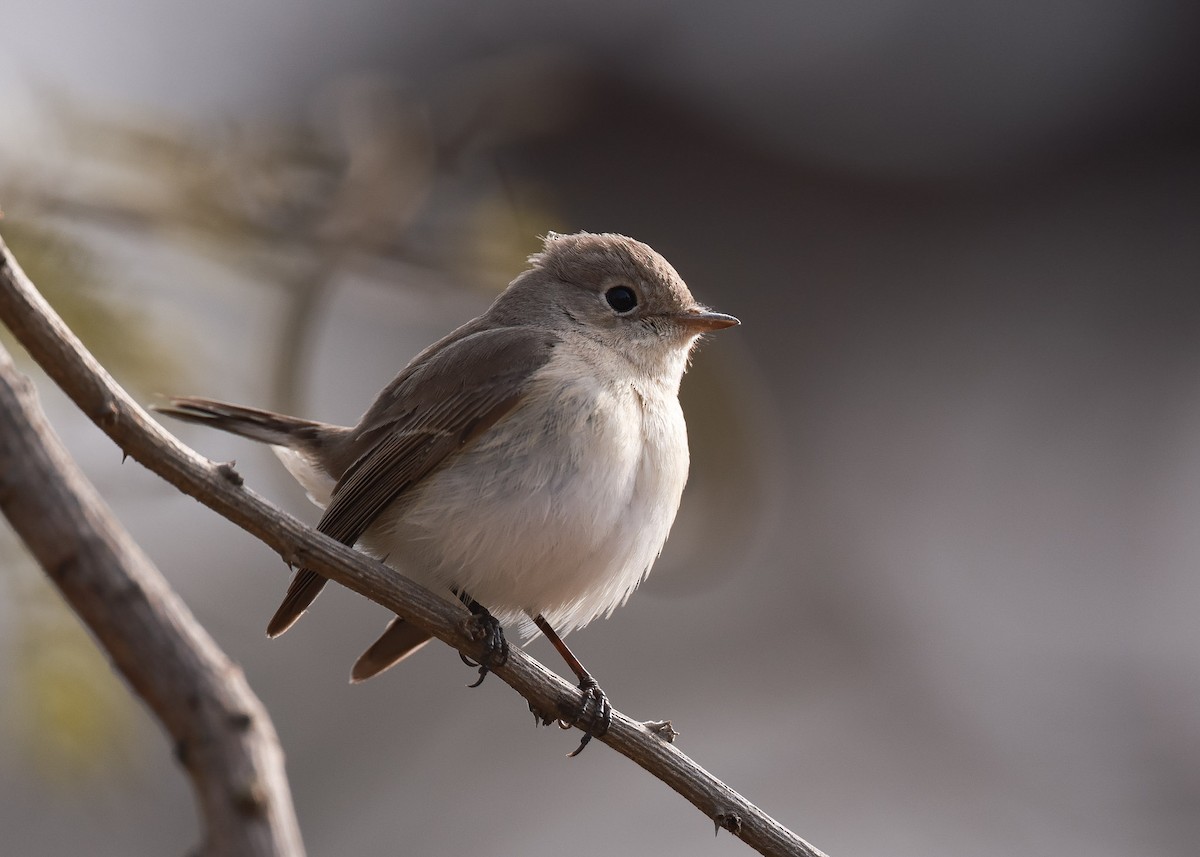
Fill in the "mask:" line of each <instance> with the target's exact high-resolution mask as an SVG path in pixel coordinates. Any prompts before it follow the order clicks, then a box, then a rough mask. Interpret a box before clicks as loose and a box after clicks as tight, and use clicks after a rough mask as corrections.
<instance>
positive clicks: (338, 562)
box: [0, 240, 824, 857]
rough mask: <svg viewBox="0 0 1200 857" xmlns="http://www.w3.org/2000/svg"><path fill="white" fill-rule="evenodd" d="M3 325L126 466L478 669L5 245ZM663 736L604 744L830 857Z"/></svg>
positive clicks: (754, 829) (787, 840) (773, 847)
mask: <svg viewBox="0 0 1200 857" xmlns="http://www.w3.org/2000/svg"><path fill="white" fill-rule="evenodd" d="M0 320H2V321H3V322H4V323H5V324H6V325H7V326H8V327H9V329H10V330H12V332H13V333H14V334H15V335H16V337H17V338H18V339H19V340H20V341H21V343H22V344H23V345H24V346H25V348H26V349H28V351H29V353H30V354H31V355H32V356H33V357H34V359H35V360H36V361H37V362H38V363H39V364H41V366H42V368H43V369H44V370H45V371H46V373H47V374H48V375H49V376H50V377H51V378H52V379H53V380H54V381H55V383H57V384H58V385H59V386H60V387H61V388H62V389H63V391H64V392H66V394H67V395H68V396H69V397H70V398H71V399H72V400H74V401H75V403H76V404H77V405H78V406H79V407H80V408H81V409H82V410H83V412H84V413H85V414H86V415H87V416H88V417H89V418H90V419H91V420H92V421H93V422H95V423H96V424H97V425H98V426H99V427H100V428H101V429H102V430H103V431H104V432H106V433H107V434H108V435H109V436H110V437H111V438H112V439H113V440H114V441H115V442H116V443H117V445H118V446H120V447H121V449H122V450H124V452H125V453H126V454H127V455H130V456H132V457H133V458H134V459H136V460H137V461H138V462H139V463H141V464H142V465H144V466H145V467H147V468H148V469H150V470H151V471H153V472H154V473H157V474H158V475H159V476H161V477H162V478H163V479H166V480H167V481H168V482H170V483H171V484H172V485H175V486H176V487H177V488H179V489H180V490H181V491H183V492H184V493H187V494H189V495H191V496H193V497H195V498H196V499H198V500H199V501H200V502H202V503H204V504H205V505H207V506H209V507H210V508H211V509H213V510H214V511H216V512H217V513H218V514H220V515H222V516H223V517H225V518H228V519H229V520H230V521H233V522H234V523H235V524H237V525H238V526H240V527H242V528H243V529H244V530H246V531H247V532H249V533H250V534H251V535H254V536H255V537H257V538H259V539H260V540H261V541H263V542H264V543H266V544H267V545H269V546H270V547H271V548H272V549H273V550H275V551H277V552H278V553H279V554H280V556H282V557H283V559H284V561H285V562H287V563H288V564H290V565H293V566H304V567H306V568H311V569H313V570H314V571H317V572H318V573H320V574H322V575H324V576H325V577H328V578H329V579H330V580H333V581H336V582H337V583H340V584H342V585H343V586H346V587H348V588H349V589H352V590H354V591H355V592H357V593H359V594H361V595H363V596H365V597H367V598H370V599H371V600H372V601H375V602H377V603H379V604H381V605H382V606H384V607H386V608H387V609H388V610H391V611H393V612H394V613H396V614H398V615H399V616H401V617H403V618H404V619H405V620H406V621H409V622H412V623H413V624H415V625H417V626H418V627H419V628H421V629H422V630H425V631H428V632H429V633H430V634H432V635H434V636H435V637H437V638H438V639H440V640H442V641H443V642H445V643H447V644H448V645H450V646H453V647H454V648H456V649H458V650H459V651H460V652H462V653H463V654H465V655H467V656H468V657H472V658H475V659H476V660H478V659H479V658H481V657H482V656H483V655H484V646H483V643H482V641H480V640H477V639H475V637H474V636H472V631H473V630H474V629H475V625H474V623H472V622H471V621H470V616H469V614H468V613H467V612H466V611H465V609H463V608H461V607H460V606H458V605H456V604H454V603H451V602H449V601H447V600H445V599H442V598H439V597H438V596H436V595H434V594H432V593H430V592H428V591H426V590H425V589H423V588H421V587H420V586H418V585H417V584H415V583H413V582H412V581H410V580H409V579H408V578H406V577H404V576H403V575H399V574H396V573H395V572H394V571H392V570H391V569H389V568H388V567H387V566H385V565H383V564H382V563H380V562H377V561H375V560H373V559H371V558H370V557H368V556H366V555H365V554H362V553H360V552H358V551H355V550H353V549H352V548H348V547H346V546H345V545H342V544H339V543H338V542H335V541H334V540H332V539H330V538H328V537H327V536H325V535H323V534H320V533H317V532H315V531H313V530H311V529H309V528H308V527H306V526H304V525H303V524H302V523H300V522H299V521H298V520H296V519H295V518H293V517H292V516H290V515H288V514H287V513H285V512H282V511H280V510H279V509H277V508H275V507H274V506H272V505H271V504H269V503H267V502H266V501H265V500H263V499H262V498H261V497H259V496H258V495H257V494H255V493H254V492H253V491H250V490H249V489H247V488H245V487H243V486H242V480H241V478H240V477H239V476H238V475H237V474H236V472H234V470H233V468H232V467H231V466H230V465H228V464H217V463H214V462H211V461H209V460H207V459H205V458H203V457H202V456H200V455H198V454H197V453H195V452H194V451H192V450H191V449H189V448H188V447H186V446H184V445H183V444H181V443H180V442H179V441H178V440H176V439H175V438H174V437H173V436H172V435H170V434H168V433H167V432H166V431H165V430H163V429H162V428H161V427H160V426H159V425H158V424H157V423H155V422H153V421H152V420H151V419H150V417H149V416H148V415H147V414H146V412H145V411H143V410H142V409H141V408H140V407H139V406H138V405H137V404H136V403H135V402H133V400H132V399H130V398H129V396H128V394H126V393H125V391H124V390H122V389H121V388H120V387H119V386H118V385H117V384H116V382H115V381H113V379H112V378H111V377H110V376H109V375H108V373H107V372H106V371H105V370H104V369H103V367H101V366H100V365H99V364H98V363H96V361H95V359H94V358H92V356H91V355H90V354H88V352H87V351H86V350H85V349H84V348H83V346H82V345H81V344H80V343H79V341H78V340H77V339H76V338H75V336H74V335H73V334H72V333H71V332H70V331H69V330H68V329H67V328H66V327H65V325H63V323H62V321H61V320H60V319H59V318H58V317H57V315H55V313H54V311H53V310H52V309H51V308H50V307H49V306H48V305H47V304H46V303H45V301H44V300H43V299H42V297H41V296H40V295H39V294H38V293H37V291H36V289H35V288H34V287H33V284H32V283H30V282H29V280H28V278H26V277H25V275H24V273H23V272H22V271H21V269H20V267H19V266H18V265H17V263H16V261H15V260H14V259H13V258H12V256H11V255H10V254H9V252H8V249H7V247H6V246H5V245H4V243H3V241H2V240H0ZM493 672H494V673H495V674H496V675H497V676H498V677H499V678H501V679H502V680H503V681H504V682H506V683H507V684H508V685H510V686H511V687H512V688H513V689H514V690H516V691H517V692H518V693H519V694H521V696H523V697H524V698H525V699H526V700H527V701H528V702H529V705H530V708H531V709H533V710H534V711H535V712H538V713H542V714H548V715H551V716H555V717H558V716H562V717H566V718H570V717H571V713H572V712H573V711H577V710H578V707H579V691H578V689H577V688H575V687H574V686H572V685H570V684H568V683H567V682H566V681H564V680H563V679H562V678H560V677H559V676H557V675H555V674H554V673H552V672H550V671H549V670H548V669H546V668H545V667H544V666H542V665H541V664H540V663H538V662H537V661H535V660H534V659H532V658H530V657H529V656H528V655H527V654H525V652H523V651H522V650H520V649H518V648H514V649H513V650H512V651H511V654H510V656H509V659H508V662H507V663H506V664H504V665H503V666H499V667H496V668H495V669H494V670H493ZM663 735H666V736H668V737H669V736H670V735H671V733H670V732H669V727H668V728H667V729H661V728H660V729H655V728H654V725H653V724H642V723H639V722H637V721H634V720H632V719H630V718H629V717H626V716H625V715H623V714H620V713H619V712H616V711H614V712H613V718H612V725H611V727H610V728H609V731H608V733H607V734H606V735H605V736H604V737H603V738H600V739H598V740H601V741H603V742H604V743H605V744H607V745H609V746H610V747H612V748H613V749H614V750H616V751H617V752H619V753H621V754H622V755H624V756H626V757H627V758H629V759H631V760H632V761H634V762H636V763H637V764H638V765H640V766H641V767H643V768H645V769H646V770H647V771H648V772H650V773H651V774H652V775H653V776H655V777H657V778H658V779H660V780H661V781H662V782H664V783H666V784H667V785H668V786H670V787H671V788H672V789H674V790H675V791H677V792H678V793H679V794H680V795H682V796H683V797H684V798H686V799H687V800H688V801H690V802H691V803H692V804H693V805H695V806H696V807H697V808H698V809H699V810H700V811H701V812H702V813H704V815H705V816H706V817H708V818H709V819H710V820H712V821H713V822H714V823H715V824H716V825H717V826H718V828H724V829H726V830H728V831H730V832H731V833H732V834H733V835H735V836H737V837H738V838H740V839H742V840H743V841H745V842H746V843H747V844H748V845H750V847H751V848H754V849H755V850H756V851H759V852H760V853H762V854H765V855H792V857H824V855H823V854H822V852H821V851H819V850H818V849H816V848H814V847H813V846H812V845H810V844H808V843H807V842H805V841H804V840H803V839H801V838H800V837H798V836H796V834H794V833H793V832H792V831H790V830H788V829H787V828H786V827H784V826H783V825H781V824H780V823H779V822H777V821H775V820H774V819H773V818H771V817H770V816H768V815H767V814H766V813H764V812H763V811H762V810H760V809H759V808H758V807H756V806H755V805H754V804H752V803H750V802H749V801H748V800H746V799H745V798H744V797H742V796H741V795H740V794H738V793H737V792H735V791H734V790H733V789H731V788H729V786H727V785H725V784H724V783H722V782H721V781H720V780H718V779H716V778H715V777H713V776H712V775H711V774H709V773H708V772H707V771H705V770H704V769H703V768H701V767H700V766H699V765H697V764H696V763H695V762H693V761H692V760H691V759H690V758H688V757H687V756H686V755H684V754H683V753H681V752H680V751H679V750H678V749H676V748H675V747H674V746H673V745H671V744H670V743H668V741H667V740H664V738H663V737H660V736H663Z"/></svg>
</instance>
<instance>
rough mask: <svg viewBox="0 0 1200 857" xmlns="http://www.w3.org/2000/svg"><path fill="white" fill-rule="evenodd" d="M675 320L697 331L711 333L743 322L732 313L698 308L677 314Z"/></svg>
mask: <svg viewBox="0 0 1200 857" xmlns="http://www.w3.org/2000/svg"><path fill="white" fill-rule="evenodd" d="M675 320H676V321H678V322H679V323H680V324H682V325H684V326H685V327H687V328H690V329H691V330H693V331H695V332H696V333H711V332H712V331H714V330H724V329H725V328H727V327H734V326H735V325H739V324H741V322H740V321H738V320H737V319H736V318H734V317H733V316H731V315H725V313H723V312H712V311H711V310H706V309H700V308H699V307H697V308H696V309H694V310H692V311H690V312H685V313H681V314H679V315H677V316H675Z"/></svg>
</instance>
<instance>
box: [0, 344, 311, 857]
mask: <svg viewBox="0 0 1200 857" xmlns="http://www.w3.org/2000/svg"><path fill="white" fill-rule="evenodd" d="M0 510H3V512H4V514H5V516H6V517H7V518H8V519H9V521H10V522H11V523H12V525H13V528H14V529H15V530H16V532H17V533H18V534H19V535H20V536H21V538H22V539H23V540H24V542H25V544H26V545H28V546H29V548H30V550H31V551H32V553H33V554H34V556H35V557H37V559H38V561H39V562H40V563H41V566H42V568H44V569H45V571H46V574H47V575H48V576H49V577H50V579H51V580H52V581H53V582H54V585H55V586H57V587H58V588H59V590H60V591H61V592H62V594H63V596H64V597H65V598H66V600H67V602H68V603H69V604H70V605H71V607H72V608H73V609H74V611H75V612H76V613H77V614H78V615H79V616H80V618H82V619H83V621H84V622H85V623H86V624H87V626H88V627H89V628H90V629H91V631H92V633H93V634H95V636H96V639H97V640H98V641H99V643H100V645H101V646H103V648H104V650H105V651H106V652H108V654H109V656H110V657H111V658H112V660H113V663H114V664H115V665H116V667H117V669H118V670H120V671H121V673H122V674H123V675H124V676H125V678H126V680H127V681H128V682H129V684H130V685H131V686H132V687H133V689H134V691H135V692H137V694H138V695H139V696H141V697H142V699H144V700H145V701H146V704H147V705H148V706H149V707H150V708H151V710H152V711H153V712H154V713H155V714H156V715H157V716H158V719H159V720H160V721H161V722H162V724H163V726H164V727H165V728H166V730H167V732H168V733H169V734H170V735H171V738H172V739H173V740H174V742H175V754H176V757H177V758H178V759H179V761H180V763H181V764H182V765H183V766H184V768H185V769H186V770H187V772H188V774H189V775H190V776H191V779H192V786H193V790H194V792H195V794H196V800H197V803H198V804H199V805H200V812H201V815H202V817H203V820H204V828H205V832H206V841H205V843H204V845H203V848H202V852H203V853H204V854H207V855H213V857H241V855H262V857H269V855H273V857H301V855H303V853H304V845H303V843H302V842H301V839H300V829H299V827H298V826H297V823H296V815H295V810H294V809H293V807H292V797H291V793H290V792H289V790H288V781H287V776H286V774H285V773H284V768H283V752H282V750H281V749H280V746H279V739H278V738H277V737H276V735H275V728H274V727H273V726H272V725H271V720H270V718H269V717H268V716H267V712H266V709H265V708H263V706H262V703H261V702H259V700H258V698H257V697H256V696H255V695H254V693H253V692H252V691H251V690H250V685H249V684H247V682H246V678H245V676H244V675H243V674H242V671H241V670H240V669H239V668H238V667H237V666H236V665H235V664H233V663H232V662H231V661H230V660H229V659H228V658H227V657H225V654H224V653H223V652H222V651H221V650H220V648H218V646H217V644H216V643H215V642H214V641H213V639H212V637H210V636H209V635H208V633H207V632H206V631H205V630H204V628H203V627H201V625H200V623H199V622H197V621H196V619H195V617H193V616H192V614H191V612H189V611H188V609H187V607H186V606H185V605H184V604H183V602H182V601H180V600H179V598H178V597H177V596H176V595H175V593H174V592H173V591H172V590H171V588H170V586H168V585H167V582H166V580H164V579H163V577H162V575H161V574H159V572H158V569H156V568H155V567H154V565H153V564H152V563H151V562H150V560H149V558H147V557H146V555H145V554H144V553H142V551H141V549H140V548H139V547H138V545H137V544H136V543H135V542H134V541H133V539H132V538H131V537H130V536H129V534H128V533H127V532H126V531H125V530H124V529H123V528H122V527H121V526H120V525H119V524H118V523H117V522H116V520H115V519H114V518H113V516H112V513H111V512H110V511H109V509H108V507H107V506H106V505H105V503H104V501H103V500H102V499H101V497H100V496H99V494H97V493H96V489H95V488H94V487H92V485H91V483H89V482H88V481H87V479H86V478H85V477H84V475H83V474H82V473H81V472H80V470H79V468H78V466H77V465H76V464H75V462H74V461H73V460H72V459H71V457H70V454H69V453H68V452H67V451H66V449H65V448H64V447H63V445H62V443H61V441H59V439H58V437H57V436H56V435H55V434H54V430H53V429H52V428H51V427H50V426H49V424H48V423H46V420H45V417H44V415H43V414H42V411H41V408H40V407H39V406H38V403H37V394H36V392H35V391H34V388H33V384H31V383H30V382H29V379H28V378H26V377H25V376H23V375H21V374H20V373H19V372H18V371H17V369H16V366H15V365H14V364H13V362H12V359H11V358H10V357H9V355H8V352H7V351H5V350H4V349H3V348H0Z"/></svg>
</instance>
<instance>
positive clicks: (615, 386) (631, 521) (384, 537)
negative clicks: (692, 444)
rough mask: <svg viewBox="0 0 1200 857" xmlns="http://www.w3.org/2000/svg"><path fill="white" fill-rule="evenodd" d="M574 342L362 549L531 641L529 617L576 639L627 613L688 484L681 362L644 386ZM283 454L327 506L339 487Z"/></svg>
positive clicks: (388, 515) (389, 515)
mask: <svg viewBox="0 0 1200 857" xmlns="http://www.w3.org/2000/svg"><path fill="white" fill-rule="evenodd" d="M573 345H574V346H575V347H573V348H571V349H570V350H568V349H566V348H560V349H556V354H555V358H554V360H552V361H551V362H550V363H549V364H547V366H546V367H545V368H544V369H542V370H541V371H540V372H539V373H538V374H537V375H536V376H535V377H534V379H533V381H532V382H531V387H530V388H529V390H528V392H527V394H526V396H525V397H524V399H523V400H522V403H521V405H520V406H518V408H516V409H515V410H514V411H513V412H511V413H510V414H508V415H507V416H506V417H505V418H504V419H503V420H501V421H500V422H499V423H497V424H496V425H495V426H494V427H493V428H491V429H490V430H489V431H488V432H486V433H485V434H484V435H483V436H481V437H480V438H478V439H476V440H475V441H474V442H472V444H471V445H469V446H468V447H467V448H466V449H465V450H463V452H461V453H459V454H457V455H456V456H454V458H453V460H452V461H451V462H449V463H448V464H447V465H446V466H444V467H443V468H442V469H440V470H438V471H436V472H435V473H434V474H433V475H431V476H430V477H428V478H427V479H426V480H424V481H423V482H422V483H421V484H420V485H419V486H418V487H417V488H415V489H414V490H413V491H412V492H410V493H409V494H407V495H405V497H403V498H402V499H401V500H400V501H398V502H397V503H396V504H394V505H393V506H391V507H389V508H388V509H386V510H385V511H384V513H383V514H382V515H380V516H379V518H378V519H376V521H375V523H374V524H373V525H372V526H371V528H370V529H369V530H368V531H367V533H366V534H365V535H364V537H363V539H362V540H361V543H360V546H361V547H362V548H364V549H366V550H367V551H369V552H370V553H372V554H374V555H376V556H386V557H387V561H388V564H389V565H392V566H394V567H395V568H397V569H398V570H399V571H401V572H402V573H404V574H406V575H408V576H409V577H411V578H412V579H414V580H416V581H417V582H419V583H421V584H422V585H424V586H426V587H427V588H429V589H432V590H434V591H440V592H444V593H447V595H448V597H450V596H449V590H450V589H451V588H455V589H458V590H460V591H466V592H468V593H469V594H470V595H471V597H473V598H474V599H475V600H476V601H478V602H479V603H480V604H482V605H484V606H485V607H487V608H488V609H489V610H490V611H491V612H492V613H493V614H494V615H495V616H496V617H497V618H498V619H500V620H501V621H502V622H505V623H513V622H517V623H518V624H520V626H521V629H522V631H523V632H525V633H527V634H528V633H529V632H530V631H531V630H532V628H533V626H532V623H530V622H529V621H528V617H531V616H536V615H538V614H541V615H543V616H545V617H546V620H547V621H548V622H549V623H550V625H551V626H552V627H554V628H555V629H556V630H557V631H558V632H559V633H560V634H565V633H569V632H570V631H572V630H574V629H576V628H581V627H583V626H584V625H586V624H587V623H588V622H590V621H591V620H592V619H595V618H597V617H598V616H601V615H605V614H608V613H610V612H612V610H613V609H615V608H616V607H618V606H619V605H621V604H622V603H624V602H625V600H626V599H627V598H628V597H629V595H630V594H631V593H632V592H633V590H634V589H636V588H637V586H638V584H639V583H640V582H641V581H642V580H643V579H644V578H645V576H646V574H647V573H648V572H649V571H650V567H651V565H652V564H653V563H654V560H655V559H656V558H657V557H658V554H659V552H660V551H661V550H662V547H663V544H664V542H665V541H666V538H667V534H668V532H669V531H670V528H671V524H672V522H673V521H674V519H675V513H676V511H677V510H678V508H679V500H680V497H681V495H682V493H683V487H684V483H685V482H686V480H687V471H688V452H687V433H686V428H685V426H684V421H683V413H682V411H681V410H680V408H679V402H678V399H677V395H676V391H677V388H678V382H679V377H678V376H679V375H681V374H682V369H683V365H682V362H683V356H682V355H681V358H680V364H679V366H678V372H677V373H676V372H674V371H673V372H671V373H669V374H668V377H667V378H665V379H650V378H642V379H637V378H636V374H635V373H633V372H631V371H628V370H629V367H628V366H627V365H622V366H620V367H618V368H620V369H622V370H623V371H622V372H621V373H620V376H619V377H618V376H617V373H614V374H613V376H612V377H603V376H598V374H597V371H596V366H597V365H603V364H598V363H597V361H596V359H595V358H596V356H597V354H596V353H594V351H593V349H594V348H598V346H592V345H591V344H589V343H587V342H586V341H585V342H579V343H573ZM568 354H574V355H577V356H576V357H575V358H571V357H569V356H568ZM672 368H675V367H672ZM631 377H632V378H634V380H631ZM276 452H277V454H278V455H279V457H280V459H281V460H282V461H283V463H284V465H285V466H286V467H287V468H288V470H289V471H290V472H291V473H292V474H293V476H295V477H296V479H297V480H298V481H299V482H300V483H301V484H302V485H303V486H304V488H305V489H306V490H307V491H308V494H309V497H310V498H311V499H312V500H313V501H314V502H315V503H317V504H318V505H321V506H324V505H325V504H326V503H328V500H329V494H330V492H331V490H332V487H333V480H331V479H330V478H329V477H328V476H327V475H326V474H325V473H324V472H323V471H321V470H319V469H318V468H315V467H313V466H312V465H311V463H310V462H308V461H307V460H306V459H304V458H303V457H301V456H299V455H297V454H296V453H294V452H291V451H289V450H279V449H277V450H276Z"/></svg>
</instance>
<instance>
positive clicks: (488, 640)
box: [459, 601, 508, 687]
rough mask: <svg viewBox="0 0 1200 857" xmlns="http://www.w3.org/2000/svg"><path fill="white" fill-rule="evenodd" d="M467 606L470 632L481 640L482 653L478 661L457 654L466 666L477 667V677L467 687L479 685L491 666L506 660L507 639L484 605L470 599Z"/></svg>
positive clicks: (500, 664)
mask: <svg viewBox="0 0 1200 857" xmlns="http://www.w3.org/2000/svg"><path fill="white" fill-rule="evenodd" d="M467 607H468V609H470V611H471V613H472V616H471V619H470V621H471V624H472V627H471V629H470V634H471V636H472V637H474V638H475V639H476V640H482V641H483V643H484V655H483V657H482V658H481V659H480V661H479V663H476V662H475V661H472V660H471V659H470V658H468V657H467V656H466V655H464V654H462V653H460V654H459V657H460V658H461V659H462V662H463V663H464V664H466V665H467V666H469V667H478V668H479V678H477V679H476V680H475V681H474V682H473V683H471V684H469V685H467V687H479V685H481V684H483V680H484V679H485V678H487V674H488V673H489V672H491V671H492V668H493V667H501V666H504V664H506V663H507V662H508V641H507V640H505V639H504V629H503V628H502V627H500V622H499V621H497V619H496V617H495V616H493V615H492V614H491V613H489V612H488V611H487V608H486V607H484V606H483V605H481V604H480V603H479V602H478V601H471V602H470V603H468V604H467Z"/></svg>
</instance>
